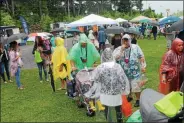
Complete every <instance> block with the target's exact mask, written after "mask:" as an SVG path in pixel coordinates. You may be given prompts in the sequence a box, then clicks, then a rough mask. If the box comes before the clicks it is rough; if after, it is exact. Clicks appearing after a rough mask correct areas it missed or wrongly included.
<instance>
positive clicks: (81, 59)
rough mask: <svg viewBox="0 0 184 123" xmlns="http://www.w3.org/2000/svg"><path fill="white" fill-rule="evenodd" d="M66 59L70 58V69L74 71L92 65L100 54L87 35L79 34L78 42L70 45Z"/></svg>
mask: <svg viewBox="0 0 184 123" xmlns="http://www.w3.org/2000/svg"><path fill="white" fill-rule="evenodd" d="M68 59H69V60H71V65H72V70H73V71H75V70H81V69H84V68H85V67H88V68H90V67H93V65H94V63H95V62H96V61H98V60H99V59H100V55H99V53H98V51H97V50H96V48H95V46H94V45H93V44H92V43H91V42H90V41H89V39H88V38H87V36H86V35H85V34H80V37H79V43H77V44H75V45H74V46H73V47H72V49H71V51H70V53H69V55H68Z"/></svg>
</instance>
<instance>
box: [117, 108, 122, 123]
mask: <svg viewBox="0 0 184 123" xmlns="http://www.w3.org/2000/svg"><path fill="white" fill-rule="evenodd" d="M115 110H116V118H117V123H122V122H123V118H122V112H121V105H120V106H116V107H115Z"/></svg>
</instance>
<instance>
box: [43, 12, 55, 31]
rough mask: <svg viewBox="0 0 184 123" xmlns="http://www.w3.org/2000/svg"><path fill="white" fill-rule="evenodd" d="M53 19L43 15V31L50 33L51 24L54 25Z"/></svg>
mask: <svg viewBox="0 0 184 123" xmlns="http://www.w3.org/2000/svg"><path fill="white" fill-rule="evenodd" d="M52 22H53V21H52V19H51V18H50V17H49V16H48V15H42V17H41V20H40V25H41V28H42V30H43V31H47V32H49V31H50V24H51V23H52Z"/></svg>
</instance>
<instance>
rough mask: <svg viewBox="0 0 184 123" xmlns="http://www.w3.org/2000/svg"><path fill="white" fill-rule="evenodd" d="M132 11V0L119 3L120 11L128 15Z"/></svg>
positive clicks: (123, 0)
mask: <svg viewBox="0 0 184 123" xmlns="http://www.w3.org/2000/svg"><path fill="white" fill-rule="evenodd" d="M131 9H132V6H131V1H130V0H121V1H120V2H119V3H118V11H119V12H123V13H128V12H130V11H131Z"/></svg>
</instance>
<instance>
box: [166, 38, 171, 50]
mask: <svg viewBox="0 0 184 123" xmlns="http://www.w3.org/2000/svg"><path fill="white" fill-rule="evenodd" d="M171 45H172V41H171V40H167V48H169V49H170V48H171Z"/></svg>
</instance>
